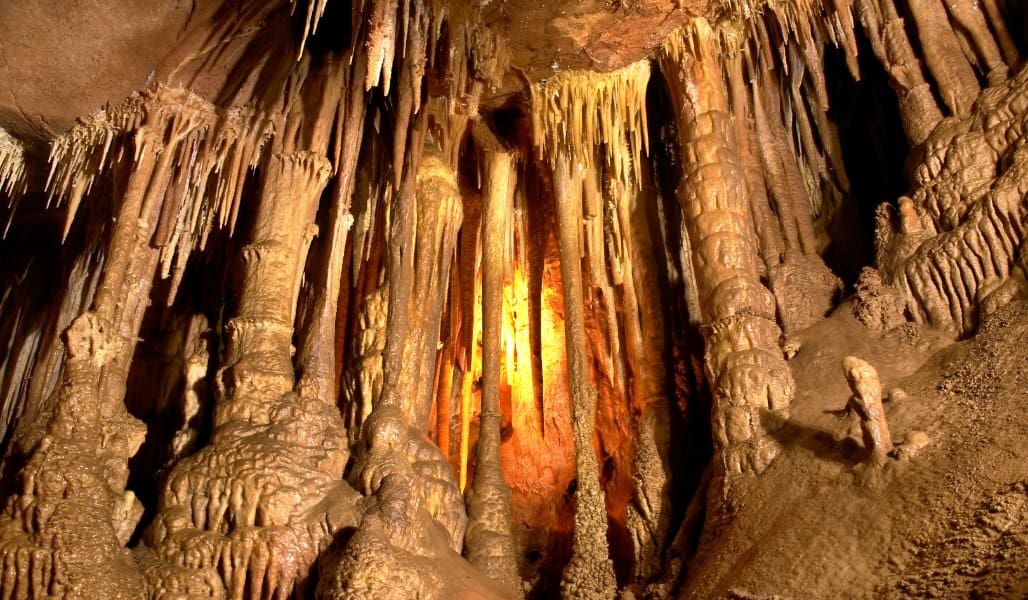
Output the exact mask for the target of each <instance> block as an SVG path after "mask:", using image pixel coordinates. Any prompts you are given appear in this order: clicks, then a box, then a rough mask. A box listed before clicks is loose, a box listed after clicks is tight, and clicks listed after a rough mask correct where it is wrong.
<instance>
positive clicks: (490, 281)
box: [465, 148, 521, 595]
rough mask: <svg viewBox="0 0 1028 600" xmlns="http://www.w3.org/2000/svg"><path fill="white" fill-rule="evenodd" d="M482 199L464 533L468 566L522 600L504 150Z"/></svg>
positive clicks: (490, 168) (509, 201)
mask: <svg viewBox="0 0 1028 600" xmlns="http://www.w3.org/2000/svg"><path fill="white" fill-rule="evenodd" d="M485 162H486V165H485V169H486V179H485V183H484V187H483V195H482V249H483V256H484V260H483V264H482V323H483V325H482V329H483V330H482V411H481V413H480V414H481V416H480V418H479V433H478V451H477V458H478V460H477V462H476V464H475V480H474V483H473V484H472V486H471V491H470V493H469V495H468V501H467V504H468V528H467V532H466V533H465V540H466V545H467V557H468V561H469V562H470V563H471V564H472V565H474V566H475V567H477V568H479V569H481V570H482V572H483V573H487V574H488V575H489V576H490V577H491V578H493V579H495V580H496V581H498V582H500V583H501V584H503V586H504V587H505V588H507V589H509V590H511V591H513V592H515V593H517V594H518V595H520V591H521V589H520V587H521V586H520V579H519V577H518V571H517V563H516V562H515V558H514V554H515V553H514V545H513V541H512V540H511V535H510V488H509V487H508V486H507V483H506V482H505V481H504V480H503V465H502V464H501V462H500V417H501V415H500V361H501V356H502V354H501V334H502V323H501V321H502V319H503V316H504V315H503V279H504V270H505V264H506V263H508V262H509V261H510V260H511V259H512V258H513V257H512V256H510V255H509V252H508V248H507V240H508V238H509V236H510V233H511V231H510V227H511V221H510V216H511V213H512V212H513V198H514V183H515V182H514V181H513V175H514V157H513V155H512V154H511V153H509V152H504V151H503V150H502V149H493V148H490V149H487V150H486V152H485Z"/></svg>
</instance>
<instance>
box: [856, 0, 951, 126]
mask: <svg viewBox="0 0 1028 600" xmlns="http://www.w3.org/2000/svg"><path fill="white" fill-rule="evenodd" d="M857 10H858V12H859V14H860V21H861V24H862V25H863V27H864V32H865V33H866V34H867V37H868V39H869V40H870V41H871V49H872V51H873V52H874V54H875V57H876V58H877V59H878V61H879V62H880V63H882V66H883V67H885V70H886V71H888V72H889V77H890V81H891V83H892V86H893V88H894V89H895V90H896V95H897V96H898V97H899V111H900V117H901V119H902V121H903V129H904V131H905V132H906V134H907V139H908V140H910V142H911V144H912V145H917V144H920V143H921V142H923V141H924V140H925V138H927V137H928V134H929V133H931V130H932V129H934V128H935V125H936V124H938V122H939V121H940V120H941V119H942V112H941V111H940V110H939V107H938V105H937V104H936V103H935V98H934V97H933V95H932V90H931V86H930V85H929V84H928V82H927V81H926V80H925V75H924V70H923V67H922V64H921V61H920V60H918V58H917V56H916V55H915V54H914V50H913V48H912V47H911V44H910V40H909V39H907V32H906V29H905V26H904V21H903V19H902V18H900V16H899V13H898V12H897V10H896V6H895V5H894V4H893V0H859V2H858V3H857Z"/></svg>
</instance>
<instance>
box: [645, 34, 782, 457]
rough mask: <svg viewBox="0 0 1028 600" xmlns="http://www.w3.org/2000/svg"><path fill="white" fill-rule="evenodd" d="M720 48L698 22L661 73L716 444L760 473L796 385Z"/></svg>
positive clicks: (672, 43) (679, 39) (669, 48)
mask: <svg viewBox="0 0 1028 600" xmlns="http://www.w3.org/2000/svg"><path fill="white" fill-rule="evenodd" d="M715 47H716V46H715V41H714V33H713V32H712V31H711V29H710V25H709V24H708V23H707V22H706V21H705V20H703V19H698V20H696V21H694V22H693V24H692V25H691V28H690V29H688V30H685V31H682V32H681V33H680V34H678V35H677V36H675V37H672V38H671V40H669V42H668V43H667V45H666V46H665V55H664V57H663V58H662V61H661V67H662V69H663V70H664V72H665V76H666V78H667V79H668V80H669V82H670V83H671V86H672V90H673V98H677V105H676V111H677V113H678V120H679V123H680V130H679V135H680V141H679V143H680V146H681V151H682V154H683V162H684V168H685V174H684V177H683V180H682V183H681V185H680V186H679V189H678V200H679V204H680V205H681V207H682V211H683V214H684V218H685V223H686V225H687V226H688V229H689V237H690V239H691V240H692V244H693V247H692V253H691V256H690V257H689V258H690V259H691V262H692V265H693V268H694V269H695V271H696V280H697V286H698V288H699V294H700V306H701V310H702V314H703V321H704V324H705V325H706V327H707V330H706V334H705V337H706V338H707V348H708V349H707V355H706V357H705V363H706V365H705V366H706V371H707V374H708V377H709V379H710V381H711V383H712V386H714V389H713V390H712V392H713V394H714V403H715V405H714V409H713V410H714V416H713V418H714V435H715V440H716V441H717V443H718V447H719V449H720V451H721V453H722V454H721V461H722V465H723V467H724V469H725V470H726V471H727V472H728V473H741V472H749V473H759V472H761V471H763V470H764V469H765V468H766V467H767V465H768V464H769V463H770V461H771V460H772V459H773V458H774V456H775V455H776V454H777V453H778V451H779V448H778V444H777V442H776V441H775V440H774V438H773V437H770V436H769V435H768V434H769V432H770V431H772V430H773V429H774V428H776V427H778V426H780V425H781V423H782V422H784V418H785V415H786V414H787V411H788V406H789V403H790V402H791V400H792V395H793V381H792V375H791V374H790V373H789V369H788V367H787V366H786V365H785V361H784V359H783V357H782V354H781V351H780V350H779V349H778V336H779V329H778V326H777V324H776V322H775V309H774V297H773V296H772V295H771V293H770V292H769V291H768V290H767V289H766V288H764V287H763V286H762V285H761V284H760V281H759V279H758V277H759V269H758V266H757V260H758V257H757V249H756V247H755V245H754V243H753V242H752V241H751V240H752V237H751V236H750V235H749V232H750V231H752V230H753V225H752V221H751V217H750V212H749V201H748V199H747V197H746V193H745V178H744V175H743V173H742V170H741V168H740V166H739V162H738V155H737V153H736V150H735V133H734V128H733V127H732V125H731V121H730V119H729V113H728V110H729V106H728V99H727V95H726V91H725V87H724V82H723V80H722V75H721V70H720V68H719V66H718V64H717V62H716V56H715V54H714V51H715ZM675 92H677V93H675ZM764 412H767V413H769V414H770V415H773V417H772V418H767V417H762V416H761V415H762V414H763V413H764Z"/></svg>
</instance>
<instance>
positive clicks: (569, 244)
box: [553, 151, 617, 598]
mask: <svg viewBox="0 0 1028 600" xmlns="http://www.w3.org/2000/svg"><path fill="white" fill-rule="evenodd" d="M553 165H554V167H553V185H554V193H555V195H556V200H557V233H558V244H559V246H560V277H561V285H562V287H563V292H564V312H565V314H564V319H565V320H564V336H565V339H566V340H567V342H566V343H567V355H568V380H569V382H570V384H571V401H572V406H571V408H572V418H573V427H574V430H573V431H574V434H573V435H574V441H575V471H576V473H577V476H578V484H577V488H576V490H575V501H576V505H575V528H574V534H573V537H572V550H571V552H572V556H571V562H570V563H568V566H567V568H566V569H565V571H564V578H563V581H562V582H561V588H562V594H563V596H564V597H565V598H607V597H613V594H614V591H615V590H616V589H617V584H616V582H615V579H614V568H613V565H612V563H611V561H610V556H609V552H608V549H607V511H606V507H605V504H604V499H603V488H602V487H601V486H600V478H599V465H598V464H597V461H596V448H595V446H594V444H593V438H594V435H595V429H596V402H597V399H598V393H597V390H596V386H594V385H593V383H592V380H591V377H590V373H589V357H588V355H587V352H586V337H585V314H584V309H585V306H584V304H585V303H584V300H583V290H582V250H581V248H582V240H581V228H582V185H583V181H582V175H583V174H582V171H583V169H584V167H583V166H582V165H581V164H579V163H577V162H575V163H573V162H572V160H571V159H570V158H569V157H568V156H567V155H566V154H565V153H564V151H559V152H558V153H557V156H556V157H554V159H553Z"/></svg>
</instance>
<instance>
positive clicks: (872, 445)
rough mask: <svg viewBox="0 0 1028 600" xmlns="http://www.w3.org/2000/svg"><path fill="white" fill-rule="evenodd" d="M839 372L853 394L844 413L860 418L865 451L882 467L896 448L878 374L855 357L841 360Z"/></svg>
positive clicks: (873, 461) (872, 460)
mask: <svg viewBox="0 0 1028 600" xmlns="http://www.w3.org/2000/svg"><path fill="white" fill-rule="evenodd" d="M842 369H843V371H844V372H845V374H846V381H847V383H849V386H850V389H851V390H852V391H853V395H852V396H850V399H849V401H848V402H847V403H846V410H848V411H852V412H853V413H855V414H856V416H857V417H858V418H859V419H860V430H861V432H862V433H863V437H864V449H865V450H867V452H868V456H869V457H870V459H871V462H872V463H874V464H877V465H881V464H884V463H885V461H886V458H887V457H888V456H889V454H891V453H892V451H893V450H894V449H895V447H894V446H893V444H892V434H890V433H889V424H888V423H886V422H885V409H884V408H883V407H882V384H881V381H880V380H879V379H878V371H876V370H875V368H874V367H872V366H871V365H870V364H868V363H867V362H866V361H863V360H861V359H859V358H857V357H855V356H847V357H846V358H844V359H843V360H842Z"/></svg>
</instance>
